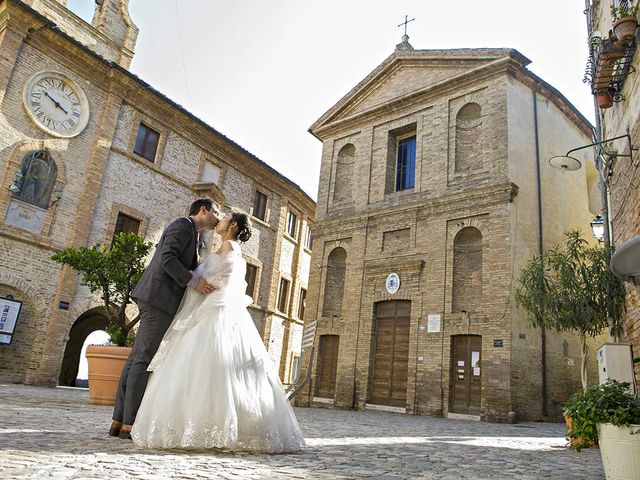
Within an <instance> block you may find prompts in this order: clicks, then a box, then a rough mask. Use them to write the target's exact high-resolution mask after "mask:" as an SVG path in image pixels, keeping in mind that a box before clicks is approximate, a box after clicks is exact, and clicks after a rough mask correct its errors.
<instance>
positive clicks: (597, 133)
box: [584, 0, 611, 260]
mask: <svg viewBox="0 0 640 480" xmlns="http://www.w3.org/2000/svg"><path fill="white" fill-rule="evenodd" d="M584 14H585V16H586V17H587V35H588V38H589V42H591V36H592V35H593V28H592V25H591V0H585V2H584ZM593 109H594V111H595V119H596V124H595V128H594V131H593V141H594V142H601V141H602V123H601V121H600V109H599V108H598V100H597V99H596V97H595V96H594V97H593ZM595 154H596V155H595V163H596V168H597V169H598V174H599V175H598V187H600V203H601V205H600V216H601V217H602V224H603V225H604V239H603V240H604V249H605V254H606V255H607V260H609V258H608V256H609V254H610V253H611V252H610V248H609V247H610V246H611V225H610V224H609V194H608V188H607V183H606V181H605V179H606V175H607V173H606V172H605V171H604V164H603V161H602V145H598V146H596V152H595Z"/></svg>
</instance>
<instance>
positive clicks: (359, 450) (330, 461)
mask: <svg viewBox="0 0 640 480" xmlns="http://www.w3.org/2000/svg"><path fill="white" fill-rule="evenodd" d="M87 398H88V396H87V392H86V391H84V390H77V389H62V388H41V387H28V386H22V385H4V384H0V478H1V479H3V480H4V479H38V480H40V479H103V478H109V479H116V480H120V479H200V478H216V479H261V478H278V479H279V478H282V479H302V478H308V479H345V478H350V479H363V478H372V479H383V480H392V479H403V478H411V479H413V478H416V479H418V478H419V479H442V480H445V479H447V480H457V479H532V480H537V479H548V478H554V479H563V480H567V479H581V480H582V479H603V478H604V474H603V470H602V463H601V461H600V453H599V451H598V450H594V449H589V450H585V451H583V452H582V453H579V454H578V453H575V452H572V451H570V450H569V449H568V448H566V447H565V443H566V441H565V439H564V426H563V425H560V424H541V423H522V424H518V425H506V424H490V423H480V422H467V421H460V420H445V419H439V418H430V417H415V416H408V415H399V414H393V413H383V412H350V411H339V410H326V409H314V408H296V414H297V416H298V419H299V421H300V424H301V427H302V429H303V431H304V432H305V436H306V438H307V448H306V449H305V450H304V451H303V452H301V453H296V454H287V455H253V454H231V453H213V452H190V453H183V452H179V451H162V450H155V451H154V450H144V449H141V448H137V447H135V446H134V445H133V444H132V443H131V442H130V441H126V440H120V439H117V438H110V437H108V436H107V435H106V430H107V427H108V425H109V424H110V414H111V407H106V406H97V405H90V404H89V403H88V401H87Z"/></svg>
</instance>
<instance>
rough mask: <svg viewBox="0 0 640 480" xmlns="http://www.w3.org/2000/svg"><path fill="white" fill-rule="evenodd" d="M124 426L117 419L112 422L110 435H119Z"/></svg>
mask: <svg viewBox="0 0 640 480" xmlns="http://www.w3.org/2000/svg"><path fill="white" fill-rule="evenodd" d="M121 428H122V422H116V421H115V420H114V421H113V423H112V424H111V428H110V429H109V436H110V437H117V436H118V435H119V434H120V429H121Z"/></svg>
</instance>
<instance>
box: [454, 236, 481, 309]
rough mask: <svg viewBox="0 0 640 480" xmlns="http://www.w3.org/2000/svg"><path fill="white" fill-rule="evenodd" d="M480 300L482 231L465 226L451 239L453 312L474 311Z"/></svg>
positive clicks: (477, 307) (478, 307) (478, 306)
mask: <svg viewBox="0 0 640 480" xmlns="http://www.w3.org/2000/svg"><path fill="white" fill-rule="evenodd" d="M481 302H482V233H480V230H478V229H477V228H474V227H466V228H463V229H462V230H460V231H459V232H458V234H457V235H456V237H455V239H454V240H453V305H452V311H453V312H461V311H463V310H464V311H467V312H474V311H478V310H479V309H480V305H481Z"/></svg>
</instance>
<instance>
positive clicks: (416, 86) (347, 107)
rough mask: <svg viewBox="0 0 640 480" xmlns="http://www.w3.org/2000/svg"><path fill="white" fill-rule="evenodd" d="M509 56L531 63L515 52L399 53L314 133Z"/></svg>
mask: <svg viewBox="0 0 640 480" xmlns="http://www.w3.org/2000/svg"><path fill="white" fill-rule="evenodd" d="M509 57H511V58H512V59H517V61H518V63H520V64H521V65H526V64H527V63H529V61H528V60H527V59H526V58H524V57H523V56H521V55H520V54H518V53H517V52H516V51H515V50H508V49H477V50H476V49H469V50H416V51H410V52H396V53H394V54H393V55H391V56H390V57H389V58H387V60H385V61H384V62H383V63H382V64H381V65H380V66H379V67H378V68H376V69H375V70H374V71H373V72H371V74H369V76H367V78H365V79H364V80H363V81H362V82H360V83H359V84H358V85H357V86H356V87H355V88H354V89H353V90H351V92H349V93H348V94H347V95H346V96H345V97H344V98H342V99H341V100H340V101H339V102H338V103H337V104H336V105H334V106H333V107H332V108H331V109H330V110H329V111H327V112H326V113H325V114H324V115H323V116H322V117H320V119H319V120H318V121H316V122H315V123H314V124H313V125H312V126H311V128H310V130H311V132H313V133H315V132H316V131H318V130H320V129H322V128H324V127H326V126H329V125H331V124H333V123H336V122H339V121H341V120H344V119H347V118H351V117H355V116H358V115H360V114H364V113H366V112H370V111H373V110H376V109H377V108H380V107H384V106H387V105H390V104H393V103H395V102H398V101H401V100H405V99H407V98H409V97H411V96H412V95H416V94H419V93H421V92H424V91H425V90H428V89H429V88H430V87H433V86H436V85H438V84H442V83H444V82H447V81H448V80H452V79H454V78H456V77H460V76H462V75H465V74H467V73H471V72H472V71H476V70H479V69H482V68H483V67H489V66H490V65H492V64H495V62H496V61H500V60H507V59H509Z"/></svg>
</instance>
